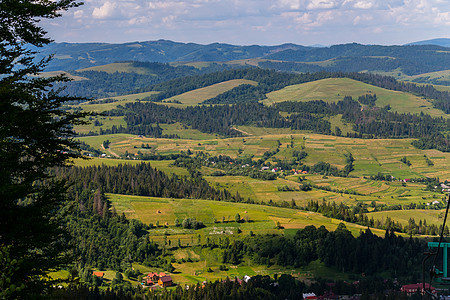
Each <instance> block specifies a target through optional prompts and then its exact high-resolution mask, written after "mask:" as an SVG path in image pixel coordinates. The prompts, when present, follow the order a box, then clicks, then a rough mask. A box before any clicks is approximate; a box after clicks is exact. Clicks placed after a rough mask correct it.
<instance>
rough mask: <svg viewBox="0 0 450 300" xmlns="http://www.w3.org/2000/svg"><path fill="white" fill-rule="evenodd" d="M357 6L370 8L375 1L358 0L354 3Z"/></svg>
mask: <svg viewBox="0 0 450 300" xmlns="http://www.w3.org/2000/svg"><path fill="white" fill-rule="evenodd" d="M354 7H355V8H361V9H369V8H372V7H373V3H372V2H369V1H358V2H356V3H355V5H354Z"/></svg>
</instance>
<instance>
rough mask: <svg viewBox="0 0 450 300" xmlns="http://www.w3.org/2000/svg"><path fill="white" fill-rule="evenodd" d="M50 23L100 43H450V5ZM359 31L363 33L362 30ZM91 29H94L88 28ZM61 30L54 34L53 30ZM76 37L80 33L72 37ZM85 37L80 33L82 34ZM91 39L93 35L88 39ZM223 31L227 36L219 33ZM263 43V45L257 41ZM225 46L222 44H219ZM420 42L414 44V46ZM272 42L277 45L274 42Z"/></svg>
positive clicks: (165, 14)
mask: <svg viewBox="0 0 450 300" xmlns="http://www.w3.org/2000/svg"><path fill="white" fill-rule="evenodd" d="M84 2H85V4H84V5H83V6H81V7H78V8H76V9H73V12H72V10H70V11H69V12H68V13H64V14H63V15H64V17H63V18H60V19H55V20H54V22H56V23H57V24H63V26H62V28H64V30H65V31H64V32H63V31H62V29H58V28H57V27H56V26H54V25H51V24H50V22H47V23H46V24H48V27H47V28H46V29H47V30H48V31H49V32H50V36H52V37H54V38H55V39H56V40H58V39H59V36H69V35H70V37H71V38H72V37H73V36H76V35H77V34H78V35H79V39H80V40H81V39H89V40H90V41H92V40H97V41H101V40H104V41H111V40H108V38H109V37H111V39H117V40H119V39H121V40H146V39H152V38H153V39H159V38H167V39H174V40H183V41H194V42H196V41H197V42H198V41H203V40H204V41H210V40H213V41H223V42H229V43H234V42H235V43H240V44H242V43H244V44H245V43H264V42H265V43H268V44H273V43H276V41H278V40H280V41H282V42H294V43H295V42H301V43H303V42H304V41H303V38H302V37H303V36H308V37H310V38H311V39H315V40H312V41H311V43H310V44H316V43H321V44H330V43H331V42H330V41H331V40H337V39H338V38H339V37H344V38H351V39H352V40H355V41H358V34H359V35H360V37H361V39H362V40H368V39H369V38H370V36H371V35H373V34H374V33H377V32H380V30H381V31H383V32H385V33H386V32H388V33H389V34H390V36H391V37H392V38H393V37H394V35H395V34H397V35H398V37H399V39H405V36H406V34H405V33H408V34H409V35H411V36H413V35H414V34H415V31H417V30H421V31H422V32H427V31H428V32H429V34H430V35H432V36H433V37H436V36H439V35H440V36H444V37H448V32H450V1H448V0H388V1H386V0H275V1H274V0H84ZM356 25H357V26H356ZM88 27H90V29H89V30H86V28H88ZM51 28H54V30H53V31H52V30H50V29H51ZM71 30H74V32H70V31H71ZM77 30H79V32H80V33H77ZM86 32H88V34H86ZM217 32H220V35H219V34H217ZM380 36H381V35H380ZM257 38H259V39H263V40H262V41H260V40H256V39H257ZM217 39H220V40H217ZM413 40H414V39H413ZM271 41H272V42H271Z"/></svg>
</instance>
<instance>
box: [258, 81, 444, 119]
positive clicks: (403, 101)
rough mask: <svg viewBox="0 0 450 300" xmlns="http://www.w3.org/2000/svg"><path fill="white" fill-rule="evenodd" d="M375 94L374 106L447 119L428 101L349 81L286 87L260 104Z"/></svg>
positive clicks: (330, 99)
mask: <svg viewBox="0 0 450 300" xmlns="http://www.w3.org/2000/svg"><path fill="white" fill-rule="evenodd" d="M368 93H371V94H374V93H375V94H376V95H377V98H378V99H377V102H376V105H377V106H380V107H384V106H386V105H388V104H389V105H390V106H391V109H392V110H393V111H396V112H399V113H412V114H418V113H421V112H423V113H426V114H429V115H431V116H434V117H441V116H442V117H446V118H447V117H448V115H446V114H445V113H444V112H443V111H441V110H438V109H435V108H433V105H432V103H431V101H429V100H426V99H423V98H420V97H417V96H414V95H412V94H409V93H404V92H398V91H391V90H387V89H383V88H379V87H376V86H373V85H369V84H366V83H362V82H360V81H356V80H352V79H348V78H328V79H322V80H317V81H313V82H307V83H303V84H296V85H290V86H287V87H285V88H283V89H281V90H278V91H274V92H271V93H268V94H267V99H266V100H264V101H263V103H265V104H266V105H270V104H273V103H277V102H282V101H312V100H323V101H326V102H337V101H339V100H342V99H343V98H344V96H352V97H353V99H355V100H356V99H358V97H359V96H361V95H363V94H368Z"/></svg>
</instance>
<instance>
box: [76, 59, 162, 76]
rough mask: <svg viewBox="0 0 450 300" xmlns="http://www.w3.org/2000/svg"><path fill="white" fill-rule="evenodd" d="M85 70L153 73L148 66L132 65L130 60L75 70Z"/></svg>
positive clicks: (110, 72)
mask: <svg viewBox="0 0 450 300" xmlns="http://www.w3.org/2000/svg"><path fill="white" fill-rule="evenodd" d="M85 71H96V72H106V73H109V74H113V73H116V72H118V73H136V74H140V75H155V74H152V73H151V72H150V71H149V69H148V68H143V67H137V66H134V65H133V63H131V62H123V63H112V64H106V65H101V66H94V67H89V68H84V69H79V70H77V72H85ZM155 76H156V75H155Z"/></svg>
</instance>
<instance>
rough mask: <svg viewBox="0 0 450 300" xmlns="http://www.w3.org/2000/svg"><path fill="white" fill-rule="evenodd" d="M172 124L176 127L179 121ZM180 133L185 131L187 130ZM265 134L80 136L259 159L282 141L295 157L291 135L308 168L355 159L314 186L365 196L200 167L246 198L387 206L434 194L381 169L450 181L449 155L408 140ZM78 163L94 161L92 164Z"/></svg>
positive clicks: (114, 147)
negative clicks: (343, 173) (384, 177)
mask: <svg viewBox="0 0 450 300" xmlns="http://www.w3.org/2000/svg"><path fill="white" fill-rule="evenodd" d="M173 125H174V126H175V124H173ZM174 128H175V127H174ZM244 129H245V130H247V131H251V130H252V128H251V127H244ZM179 132H180V133H181V132H184V129H182V130H180V131H179ZM266 133H268V135H264V136H256V135H254V136H247V137H244V138H242V137H240V138H227V139H219V138H214V139H205V140H194V139H155V138H140V137H137V136H133V135H126V134H117V135H109V136H108V135H106V136H94V137H84V138H81V139H82V140H83V141H85V142H86V143H88V144H90V145H92V146H93V147H96V148H99V149H101V143H102V142H103V141H104V140H106V139H109V140H110V141H111V145H110V149H109V150H108V151H111V152H112V153H116V154H124V153H125V151H128V153H129V155H130V157H134V154H135V153H137V152H138V151H141V152H143V153H146V152H148V153H160V154H162V155H164V154H169V153H179V152H180V151H187V150H188V149H190V150H191V151H194V152H195V151H204V152H206V153H209V154H210V155H212V156H219V155H229V156H231V157H238V156H253V159H254V160H256V159H260V158H261V157H262V156H263V154H264V152H266V151H273V150H275V149H276V148H277V146H278V141H279V142H280V143H281V145H280V151H279V152H278V153H277V154H276V155H275V156H274V157H275V158H277V159H281V160H284V159H291V157H292V151H293V149H291V148H288V145H290V142H291V138H292V141H293V144H294V147H295V148H296V149H300V147H304V151H306V152H307V153H308V156H307V157H306V158H305V159H304V160H303V163H305V164H307V165H310V166H312V165H314V164H316V163H318V162H320V161H325V162H329V163H331V164H332V165H334V166H336V167H338V168H343V167H344V166H345V156H344V155H345V154H347V153H349V152H350V153H352V155H353V157H354V158H355V162H354V171H352V172H351V173H350V175H351V177H352V178H339V177H332V176H328V178H326V179H324V178H323V176H321V175H311V174H308V175H307V176H306V179H307V180H308V181H309V182H311V183H313V184H317V185H319V186H323V187H330V188H332V189H334V190H353V191H356V192H358V193H361V194H363V195H357V196H356V195H354V196H352V195H346V194H341V193H336V192H329V191H324V190H316V189H314V190H313V191H310V192H300V191H293V192H281V191H278V186H283V185H288V186H291V187H293V188H294V189H298V186H299V185H300V184H299V183H298V181H297V177H299V175H294V176H288V177H286V178H285V179H282V178H279V179H277V180H275V181H264V180H259V179H252V178H249V177H242V176H241V177H239V176H222V177H213V176H209V175H210V174H212V173H213V172H214V171H216V170H217V169H214V168H210V167H203V168H202V169H201V172H202V173H203V175H204V178H205V179H206V180H207V181H208V182H209V183H210V184H211V185H213V186H214V187H217V188H226V189H228V190H229V191H230V192H231V193H232V194H235V193H236V192H239V194H240V195H241V196H242V197H244V198H245V199H247V198H250V199H253V200H255V201H264V202H265V203H268V202H269V201H273V202H283V201H286V202H288V203H290V202H291V201H292V200H294V201H295V202H296V204H297V205H302V206H303V205H306V203H307V202H308V201H310V200H316V201H317V200H320V201H322V199H325V200H326V201H335V202H337V203H341V202H343V203H345V204H347V205H353V204H355V203H356V202H357V201H362V202H366V203H369V202H371V201H377V202H379V203H385V204H406V203H423V202H431V201H432V199H434V198H433V197H435V196H436V195H435V194H433V193H430V192H429V191H426V190H425V185H422V184H413V183H407V184H406V186H405V187H404V186H402V183H400V182H398V181H396V182H380V181H372V180H369V179H366V178H364V177H369V176H372V175H376V174H377V173H378V172H382V173H383V174H389V175H392V176H394V177H396V178H402V179H404V178H416V177H426V176H429V177H439V178H440V179H441V180H445V179H450V168H448V166H449V165H450V153H442V152H440V151H437V150H418V149H415V148H414V147H413V146H412V145H411V140H409V139H405V140H390V139H377V140H365V139H351V138H343V137H336V136H324V135H320V134H307V133H301V134H300V133H295V132H290V133H289V134H288V133H284V134H280V133H279V132H278V131H277V130H273V131H270V130H268V129H267V132H266ZM186 134H189V135H190V134H192V135H194V136H195V137H196V138H207V137H208V136H200V135H196V133H195V132H193V131H187V133H186ZM191 137H193V136H191ZM210 137H211V136H210ZM142 144H149V146H150V149H143V148H141V145H142ZM239 150H241V152H242V153H241V154H239ZM105 152H106V151H105ZM107 153H110V152H107ZM424 155H426V156H427V157H429V158H430V159H431V160H432V161H433V162H434V166H432V167H429V166H428V165H427V163H426V160H425V158H424ZM403 156H406V157H407V158H408V160H410V161H411V166H409V167H408V166H406V165H405V164H403V163H401V162H400V159H401V158H402V157H403ZM128 162H130V163H135V161H134V160H128V161H127V160H117V159H114V160H113V159H111V160H107V159H97V160H95V161H93V162H92V163H93V164H101V163H111V164H118V163H128ZM150 163H151V164H152V166H154V167H156V168H158V169H161V170H162V171H165V172H168V173H175V174H182V175H187V174H188V173H187V170H186V169H183V168H178V167H174V166H172V165H171V161H159V162H156V161H155V162H150ZM77 164H90V162H89V161H88V162H82V163H77Z"/></svg>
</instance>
